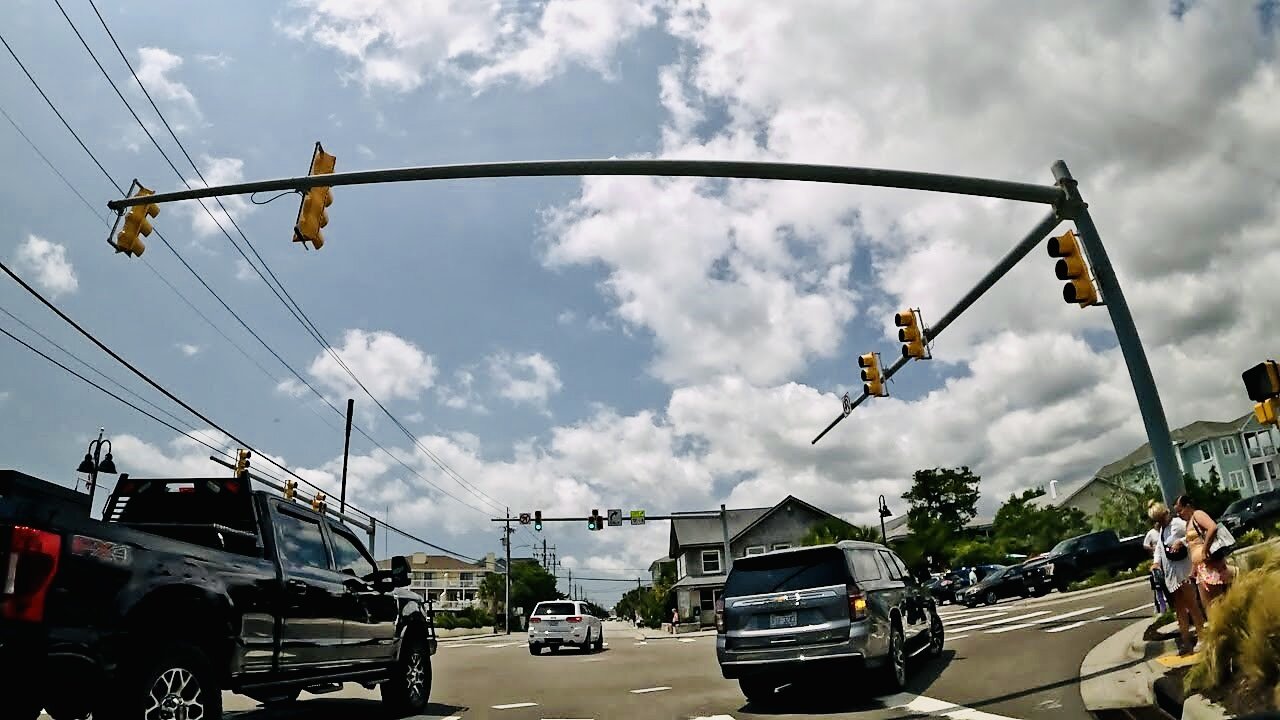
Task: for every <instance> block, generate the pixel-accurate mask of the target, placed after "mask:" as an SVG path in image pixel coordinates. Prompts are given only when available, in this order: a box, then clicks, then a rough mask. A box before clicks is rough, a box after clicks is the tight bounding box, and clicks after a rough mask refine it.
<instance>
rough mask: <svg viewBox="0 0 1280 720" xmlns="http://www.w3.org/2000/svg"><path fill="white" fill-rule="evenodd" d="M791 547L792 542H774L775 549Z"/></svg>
mask: <svg viewBox="0 0 1280 720" xmlns="http://www.w3.org/2000/svg"><path fill="white" fill-rule="evenodd" d="M789 547H791V543H774V544H773V549H774V550H786V549H787V548H789Z"/></svg>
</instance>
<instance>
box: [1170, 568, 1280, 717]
mask: <svg viewBox="0 0 1280 720" xmlns="http://www.w3.org/2000/svg"><path fill="white" fill-rule="evenodd" d="M1243 560H1244V561H1243V562H1241V564H1240V569H1239V571H1238V574H1237V576H1236V579H1235V582H1234V583H1232V586H1231V588H1230V589H1229V590H1228V591H1227V593H1226V594H1225V595H1223V596H1222V597H1221V598H1219V599H1218V600H1217V601H1215V602H1214V603H1213V604H1212V605H1211V606H1210V608H1209V618H1208V620H1209V623H1208V625H1207V626H1206V627H1205V631H1204V637H1202V638H1201V643H1202V646H1203V648H1204V650H1203V652H1202V653H1201V659H1200V661H1199V662H1198V663H1196V664H1195V665H1193V666H1192V667H1191V669H1190V670H1189V671H1188V672H1187V675H1186V678H1185V679H1184V681H1183V682H1184V685H1185V687H1186V689H1187V690H1188V691H1190V692H1205V691H1211V690H1218V691H1227V692H1233V691H1244V692H1251V691H1257V690H1263V689H1265V688H1267V687H1276V686H1277V685H1278V684H1280V604H1278V603H1276V602H1275V599H1276V597H1280V553H1277V552H1275V551H1274V550H1273V549H1271V548H1266V549H1264V550H1260V551H1258V552H1255V553H1252V554H1251V556H1250V557H1247V558H1244V559H1243ZM1277 699H1280V698H1277Z"/></svg>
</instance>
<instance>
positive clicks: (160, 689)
mask: <svg viewBox="0 0 1280 720" xmlns="http://www.w3.org/2000/svg"><path fill="white" fill-rule="evenodd" d="M147 699H148V701H149V704H148V706H147V709H146V711H145V712H143V714H142V716H143V717H144V718H145V719H146V720H203V718H204V716H205V714H204V694H203V692H202V691H201V688H200V681H199V680H197V679H196V676H195V673H193V672H191V671H190V670H188V669H186V668H170V669H168V670H165V671H164V672H162V673H160V676H159V677H157V678H156V680H155V682H154V683H152V684H151V691H150V692H149V693H148V695H147Z"/></svg>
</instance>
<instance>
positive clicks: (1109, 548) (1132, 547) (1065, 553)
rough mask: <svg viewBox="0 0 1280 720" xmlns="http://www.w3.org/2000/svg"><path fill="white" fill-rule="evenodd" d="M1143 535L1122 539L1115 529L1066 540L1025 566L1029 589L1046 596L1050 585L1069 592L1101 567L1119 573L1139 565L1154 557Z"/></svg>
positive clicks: (1025, 576) (1035, 593) (1032, 592)
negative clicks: (1146, 545) (1147, 549)
mask: <svg viewBox="0 0 1280 720" xmlns="http://www.w3.org/2000/svg"><path fill="white" fill-rule="evenodd" d="M1142 537H1143V536H1141V535H1136V536H1134V537H1131V538H1125V539H1123V540H1121V539H1120V537H1119V536H1117V535H1116V532H1115V531H1114V530H1102V531H1100V532H1094V533H1088V534H1086V535H1079V536H1077V537H1073V538H1069V539H1067V540H1063V541H1062V542H1060V543H1058V544H1057V545H1055V546H1054V547H1053V549H1052V550H1050V551H1049V554H1048V555H1046V556H1045V557H1042V558H1037V559H1035V560H1031V561H1028V562H1027V563H1026V565H1024V578H1025V582H1026V584H1027V589H1028V591H1029V592H1031V594H1033V595H1043V594H1045V593H1047V592H1049V590H1050V588H1057V590H1058V592H1066V590H1067V586H1068V585H1070V584H1071V583H1073V582H1076V581H1078V580H1083V579H1085V578H1087V577H1089V576H1090V575H1092V574H1094V573H1095V572H1098V571H1099V570H1108V571H1111V572H1118V571H1121V570H1129V569H1132V568H1135V567H1137V566H1138V565H1140V564H1141V563H1142V561H1144V560H1147V559H1149V558H1150V555H1149V554H1148V553H1147V551H1146V548H1144V547H1142Z"/></svg>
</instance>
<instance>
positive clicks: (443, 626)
mask: <svg viewBox="0 0 1280 720" xmlns="http://www.w3.org/2000/svg"><path fill="white" fill-rule="evenodd" d="M436 627H437V628H439V629H440V630H452V629H454V628H456V627H458V619H457V617H456V616H454V614H453V613H449V612H438V613H436Z"/></svg>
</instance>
